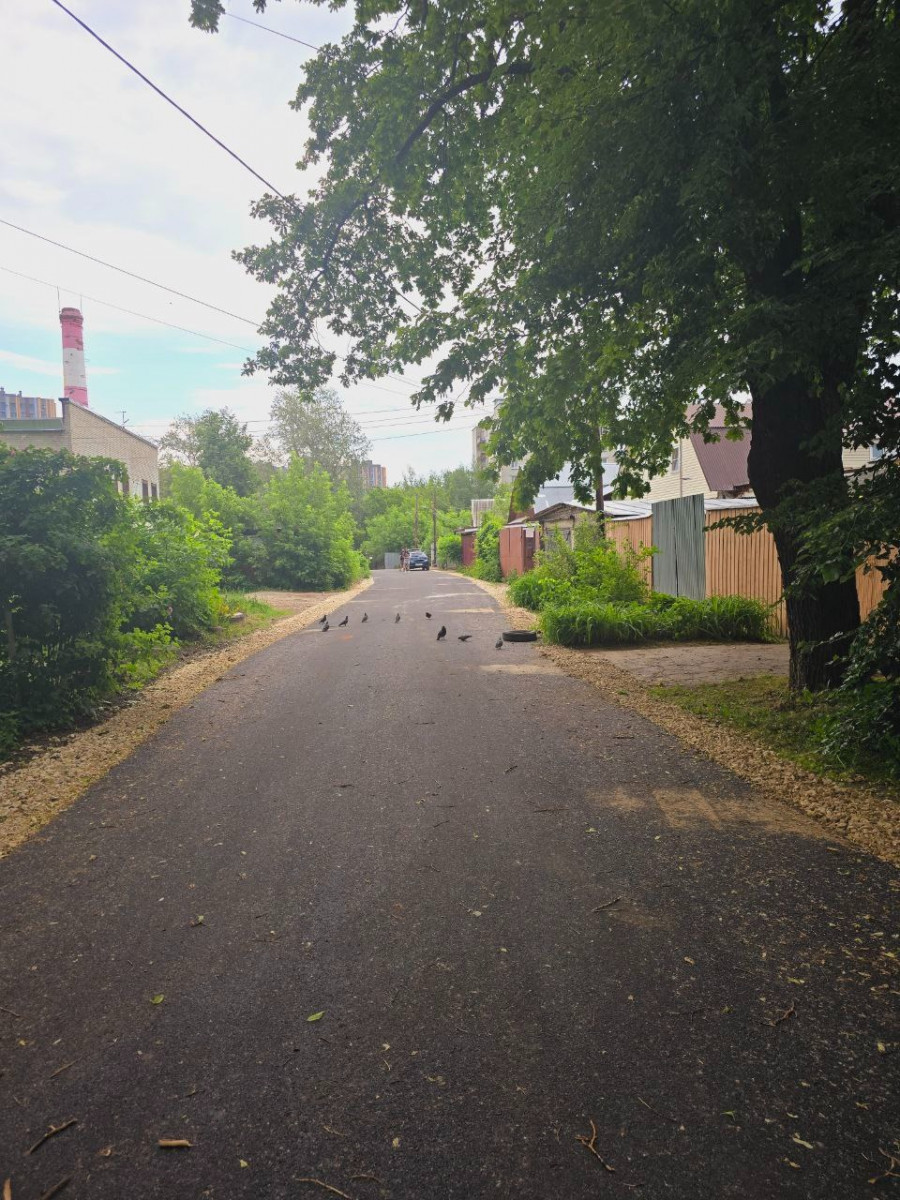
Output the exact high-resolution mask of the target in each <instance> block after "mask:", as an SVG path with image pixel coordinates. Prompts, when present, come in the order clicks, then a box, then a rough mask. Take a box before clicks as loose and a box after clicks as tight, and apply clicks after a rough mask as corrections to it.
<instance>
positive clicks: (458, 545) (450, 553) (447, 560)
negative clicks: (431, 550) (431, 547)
mask: <svg viewBox="0 0 900 1200" xmlns="http://www.w3.org/2000/svg"><path fill="white" fill-rule="evenodd" d="M461 563H462V538H461V537H460V535H459V534H458V533H445V534H444V535H443V537H439V538H438V540H437V564H438V566H439V567H445V568H452V567H458V566H459V565H460V564H461Z"/></svg>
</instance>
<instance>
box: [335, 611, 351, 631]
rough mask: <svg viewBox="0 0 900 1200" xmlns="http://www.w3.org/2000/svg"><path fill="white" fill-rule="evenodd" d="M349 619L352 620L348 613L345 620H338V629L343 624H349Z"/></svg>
mask: <svg viewBox="0 0 900 1200" xmlns="http://www.w3.org/2000/svg"><path fill="white" fill-rule="evenodd" d="M349 621H350V616H349V614H348V615H347V616H346V617H344V619H343V621H338V629H340V627H341V626H342V625H346V624H348V622H349Z"/></svg>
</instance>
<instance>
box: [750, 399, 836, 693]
mask: <svg viewBox="0 0 900 1200" xmlns="http://www.w3.org/2000/svg"><path fill="white" fill-rule="evenodd" d="M747 470H748V475H749V479H750V484H751V486H752V488H753V491H754V493H755V494H756V498H757V500H758V501H759V504H760V507H761V508H762V510H763V512H764V513H765V515H766V519H767V522H768V524H769V528H770V529H771V531H772V535H773V537H774V538H775V546H776V548H777V550H778V559H779V562H780V564H781V578H782V582H783V584H784V588H785V598H786V605H787V618H788V631H789V632H788V636H789V639H790V648H791V664H790V684H791V689H792V690H793V691H802V690H804V689H809V690H810V691H820V690H821V689H822V688H825V687H833V686H835V685H836V684H838V683H839V682H840V680H841V677H842V675H843V671H844V665H843V662H842V657H843V653H844V651H845V650H846V647H847V643H848V642H849V640H850V637H851V635H852V633H853V631H854V630H855V629H856V628H857V626H858V625H859V599H858V597H857V593H856V581H855V580H854V579H849V580H847V581H845V582H838V583H827V584H826V583H822V584H820V585H818V586H813V585H810V586H809V587H807V588H805V589H804V590H803V591H802V592H799V591H798V592H794V591H792V590H791V584H793V582H794V571H795V567H796V564H797V557H798V554H799V550H800V537H799V534H800V525H799V520H798V517H799V511H800V506H801V505H802V502H803V498H804V491H805V488H806V486H807V485H810V484H812V485H816V486H818V487H823V486H824V487H825V488H826V489H827V494H828V495H829V496H830V497H831V498H832V499H831V503H833V504H841V503H843V502H845V497H846V485H845V482H844V471H843V465H842V462H841V429H840V424H839V421H838V420H837V419H836V412H835V406H834V405H833V404H831V403H829V400H828V398H826V396H825V395H813V394H812V392H811V389H810V388H808V387H807V386H806V385H805V383H804V381H803V380H801V379H798V378H793V379H788V380H785V381H784V382H782V383H779V384H777V385H776V386H774V387H771V388H768V389H765V390H761V391H758V390H755V389H754V391H753V437H752V441H751V444H750V455H749V458H748V460H747ZM791 497H794V498H795V499H794V500H793V501H792V499H791Z"/></svg>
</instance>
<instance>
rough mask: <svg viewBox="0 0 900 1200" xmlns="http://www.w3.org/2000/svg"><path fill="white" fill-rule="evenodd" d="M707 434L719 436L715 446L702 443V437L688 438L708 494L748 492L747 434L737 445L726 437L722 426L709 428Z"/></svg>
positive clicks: (711, 443) (713, 443) (693, 434)
mask: <svg viewBox="0 0 900 1200" xmlns="http://www.w3.org/2000/svg"><path fill="white" fill-rule="evenodd" d="M709 431H710V433H714V434H716V435H717V436H718V438H719V440H718V441H717V442H705V441H704V440H703V434H702V433H692V434H691V435H690V438H691V445H692V446H693V447H694V452H695V453H696V455H697V459H698V461H699V463H700V469H701V471H702V472H703V475H704V477H705V479H706V485H707V487H708V488H709V490H710V491H711V492H735V491H738V490H739V489H743V488H748V487H749V486H750V480H749V479H748V478H747V456H748V454H749V453H750V433H749V430H747V431H746V432H745V433H744V436H743V437H742V438H741V439H740V441H733V440H732V439H730V438H727V437H726V436H725V426H724V425H722V426H715V425H710V427H709Z"/></svg>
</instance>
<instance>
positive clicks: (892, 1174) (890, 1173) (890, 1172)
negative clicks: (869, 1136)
mask: <svg viewBox="0 0 900 1200" xmlns="http://www.w3.org/2000/svg"><path fill="white" fill-rule="evenodd" d="M878 1153H879V1154H883V1155H884V1157H885V1158H886V1159H887V1160H888V1164H889V1165H888V1169H887V1170H886V1171H885V1172H884V1174H883V1175H876V1176H875V1177H874V1178H873V1179H869V1180H868V1181H867V1182H869V1183H881V1181H882V1179H900V1174H898V1173H897V1171H896V1170H895V1168H896V1167H900V1159H897V1158H894V1156H893V1154H888V1152H887V1150H882V1148H881V1147H880V1146H879V1147H878Z"/></svg>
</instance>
